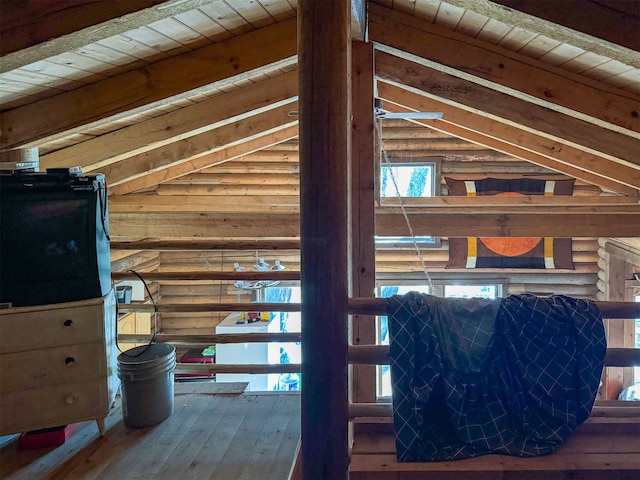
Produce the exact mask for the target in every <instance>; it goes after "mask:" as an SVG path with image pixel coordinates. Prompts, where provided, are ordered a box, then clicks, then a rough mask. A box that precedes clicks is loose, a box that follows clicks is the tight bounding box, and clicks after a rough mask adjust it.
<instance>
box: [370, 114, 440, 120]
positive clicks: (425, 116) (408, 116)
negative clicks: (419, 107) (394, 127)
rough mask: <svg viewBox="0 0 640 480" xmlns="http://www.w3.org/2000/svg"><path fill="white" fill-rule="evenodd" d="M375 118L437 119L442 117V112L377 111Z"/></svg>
mask: <svg viewBox="0 0 640 480" xmlns="http://www.w3.org/2000/svg"><path fill="white" fill-rule="evenodd" d="M376 118H383V119H384V118H387V119H388V118H403V119H407V120H437V119H439V118H442V112H399V113H393V112H379V113H376Z"/></svg>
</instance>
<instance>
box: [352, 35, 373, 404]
mask: <svg viewBox="0 0 640 480" xmlns="http://www.w3.org/2000/svg"><path fill="white" fill-rule="evenodd" d="M352 60H353V62H352V72H353V77H352V91H353V95H352V96H351V102H352V110H353V124H352V130H351V132H352V139H351V140H352V141H351V145H352V154H351V162H352V168H351V175H352V177H351V201H350V202H351V203H350V204H351V259H352V261H351V271H352V292H351V295H352V296H353V297H356V298H358V297H374V296H375V283H376V262H375V259H376V258H375V257H376V249H375V242H374V235H375V195H374V193H375V192H374V188H375V168H374V165H375V164H374V151H375V149H374V118H373V110H374V100H373V97H374V93H373V82H374V78H373V70H374V69H373V45H372V44H371V43H364V42H357V41H355V42H353V43H352ZM351 341H352V343H353V344H354V345H374V344H375V343H376V330H375V317H374V316H367V315H354V316H353V317H352V328H351ZM351 380H352V382H351V400H352V401H354V402H365V403H367V402H375V401H376V367H375V366H374V365H354V366H353V369H352V377H351Z"/></svg>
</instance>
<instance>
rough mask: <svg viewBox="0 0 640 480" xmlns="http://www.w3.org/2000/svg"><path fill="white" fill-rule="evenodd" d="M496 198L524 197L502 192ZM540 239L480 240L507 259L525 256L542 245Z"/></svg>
mask: <svg viewBox="0 0 640 480" xmlns="http://www.w3.org/2000/svg"><path fill="white" fill-rule="evenodd" d="M495 196H496V197H505V196H507V197H514V196H521V197H522V196H524V195H522V194H521V193H517V192H501V193H497V194H496V195H495ZM540 240H541V238H540V237H533V238H528V237H525V238H486V237H482V238H480V241H481V242H482V243H483V244H484V245H485V246H486V247H487V248H488V249H489V250H491V251H492V252H494V253H497V254H498V255H503V256H505V257H517V256H518V255H524V254H525V253H527V252H529V251H531V250H532V249H533V248H535V246H536V245H538V243H540Z"/></svg>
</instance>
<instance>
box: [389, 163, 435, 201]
mask: <svg viewBox="0 0 640 480" xmlns="http://www.w3.org/2000/svg"><path fill="white" fill-rule="evenodd" d="M434 167H435V165H434V164H433V163H426V164H425V163H421V164H392V165H383V166H382V168H381V171H380V196H381V197H397V196H398V193H400V196H401V197H432V196H433V195H434V187H435V185H434V178H435V175H434V171H435V168H434ZM394 180H395V184H394ZM396 184H397V187H398V190H397V191H396Z"/></svg>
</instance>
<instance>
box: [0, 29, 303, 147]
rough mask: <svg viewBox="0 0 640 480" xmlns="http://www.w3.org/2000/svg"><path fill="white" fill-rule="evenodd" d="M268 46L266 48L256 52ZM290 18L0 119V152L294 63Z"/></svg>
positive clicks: (21, 109) (31, 106)
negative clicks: (0, 124)
mask: <svg viewBox="0 0 640 480" xmlns="http://www.w3.org/2000/svg"><path fill="white" fill-rule="evenodd" d="M255 45H269V48H260V49H259V48H255ZM295 55H296V22H295V18H294V19H290V20H284V21H282V22H278V23H276V24H273V25H270V26H267V27H264V28H261V29H258V30H254V31H251V32H249V33H246V34H244V35H240V36H238V37H233V38H231V39H229V40H225V41H222V42H219V43H216V44H214V45H211V46H208V47H204V48H201V49H199V50H195V51H191V52H188V53H185V54H182V55H178V56H175V57H171V58H168V59H166V60H162V61H160V62H157V63H154V64H152V65H149V66H146V67H142V68H139V69H136V70H132V71H129V72H126V73H122V74H120V75H117V76H115V77H111V78H107V79H105V80H102V81H99V82H96V83H92V84H90V85H86V86H84V87H81V88H77V89H75V90H72V91H70V92H67V93H63V94H60V95H56V96H54V97H50V98H46V99H43V100H40V101H37V102H34V103H31V104H29V105H25V106H24V107H18V108H14V109H12V110H9V111H6V112H3V113H1V114H0V123H2V125H3V128H2V132H1V133H0V148H7V147H16V146H21V145H28V144H30V143H33V142H36V141H38V140H40V141H42V140H43V139H49V140H50V139H53V138H55V137H56V135H58V134H61V133H63V132H64V133H65V134H67V135H68V134H69V133H70V132H73V131H76V130H77V129H79V128H80V127H82V128H86V127H87V126H89V125H91V126H98V125H102V124H106V123H108V122H109V121H112V120H113V119H114V118H118V116H125V115H126V116H130V115H132V114H135V113H141V112H143V111H144V110H145V109H148V108H150V107H151V106H153V105H156V106H157V105H159V104H162V102H165V101H167V100H168V99H172V100H173V101H175V100H177V99H179V98H186V97H188V96H189V95H193V94H194V93H195V92H197V91H199V90H198V89H204V90H205V91H206V90H208V89H211V88H215V87H219V86H221V84H227V85H228V84H231V83H233V82H236V81H238V80H241V79H242V78H243V77H246V76H247V75H249V74H251V73H253V74H255V73H256V71H261V70H264V69H266V68H269V67H270V66H271V67H273V66H274V65H275V66H276V67H277V66H285V65H291V64H293V63H295Z"/></svg>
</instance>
